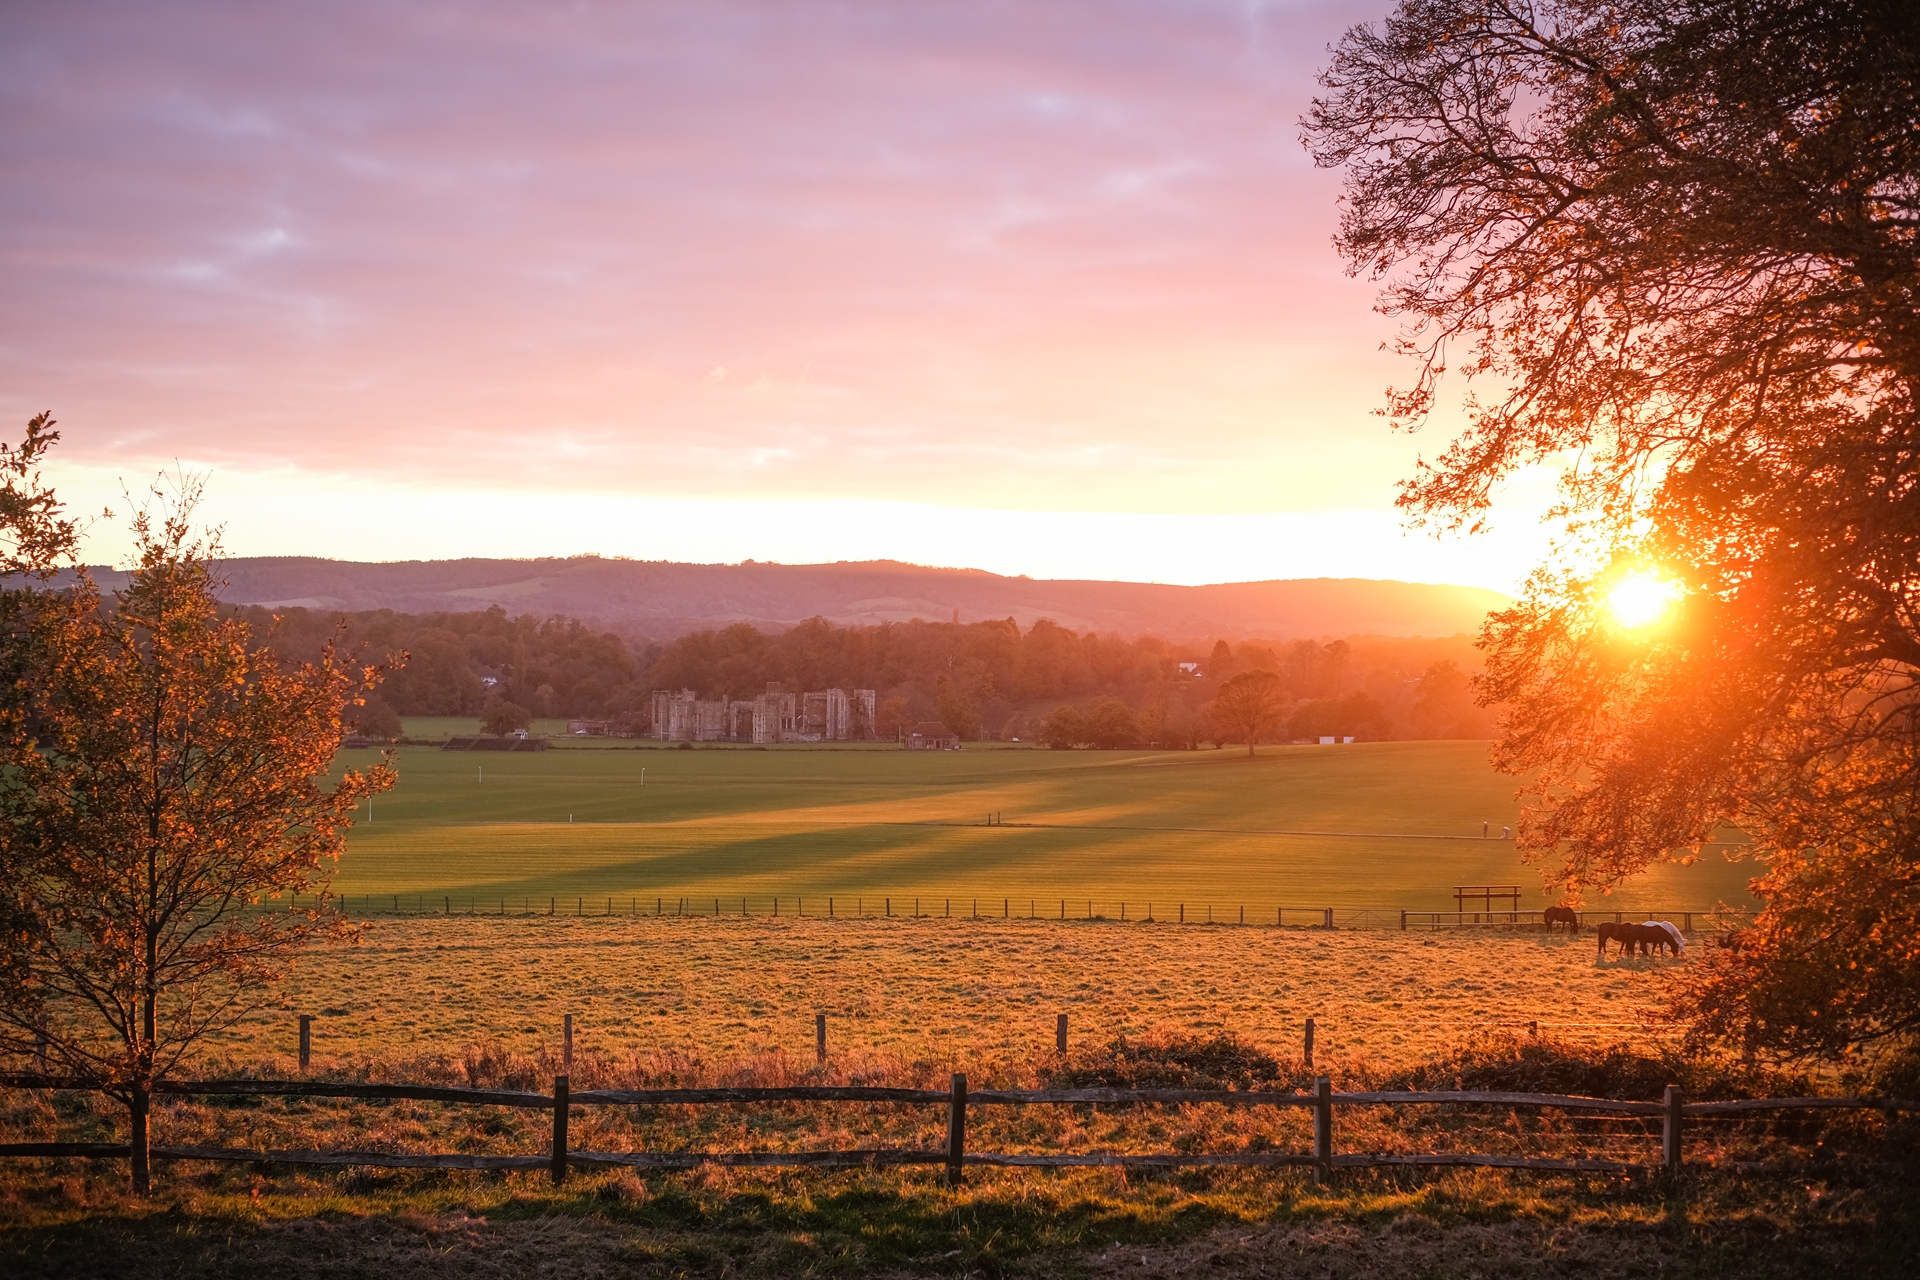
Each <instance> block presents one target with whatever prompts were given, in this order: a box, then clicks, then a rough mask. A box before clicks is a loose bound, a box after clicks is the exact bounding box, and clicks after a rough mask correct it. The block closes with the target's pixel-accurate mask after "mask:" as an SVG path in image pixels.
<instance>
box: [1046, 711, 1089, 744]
mask: <svg viewBox="0 0 1920 1280" xmlns="http://www.w3.org/2000/svg"><path fill="white" fill-rule="evenodd" d="M1086 736H1087V718H1086V717H1085V716H1083V715H1081V714H1080V712H1079V711H1078V710H1077V709H1075V708H1073V707H1069V706H1059V707H1055V708H1054V711H1053V714H1052V715H1050V716H1048V717H1047V718H1046V719H1045V720H1043V721H1041V722H1040V739H1041V741H1043V742H1045V743H1046V744H1047V745H1048V746H1049V747H1052V748H1053V749H1054V750H1055V751H1065V750H1067V749H1068V748H1070V747H1072V746H1074V745H1075V744H1076V743H1079V742H1082V741H1085V739H1086Z"/></svg>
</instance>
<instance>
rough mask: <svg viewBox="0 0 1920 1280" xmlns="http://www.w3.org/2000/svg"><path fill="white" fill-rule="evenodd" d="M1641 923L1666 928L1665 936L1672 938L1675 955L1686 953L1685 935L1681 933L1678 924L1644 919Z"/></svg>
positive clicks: (1669, 921)
mask: <svg viewBox="0 0 1920 1280" xmlns="http://www.w3.org/2000/svg"><path fill="white" fill-rule="evenodd" d="M1642 923H1643V924H1649V925H1652V926H1653V927H1654V928H1656V929H1664V930H1666V932H1667V936H1668V937H1669V938H1672V939H1673V947H1674V952H1675V954H1677V955H1685V954H1687V939H1686V937H1685V935H1683V934H1682V933H1681V932H1680V926H1678V925H1676V924H1674V923H1673V921H1671V920H1646V921H1642Z"/></svg>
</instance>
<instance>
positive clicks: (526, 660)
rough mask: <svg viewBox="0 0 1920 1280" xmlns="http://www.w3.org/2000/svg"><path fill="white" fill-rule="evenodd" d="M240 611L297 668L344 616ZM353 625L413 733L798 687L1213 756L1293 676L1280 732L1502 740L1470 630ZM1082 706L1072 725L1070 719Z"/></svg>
mask: <svg viewBox="0 0 1920 1280" xmlns="http://www.w3.org/2000/svg"><path fill="white" fill-rule="evenodd" d="M237 612H238V613H239V614H240V615H241V616H243V617H245V618H247V619H248V620H249V621H250V622H251V623H253V624H254V625H255V626H256V628H259V629H260V630H261V631H262V632H263V633H266V632H268V631H269V629H271V635H272V637H273V638H272V643H273V645H274V646H275V648H276V649H278V650H279V651H281V652H282V653H285V654H286V655H287V656H289V657H293V658H306V657H311V656H313V655H314V654H316V653H317V652H318V651H319V647H320V645H321V644H323V643H324V642H325V641H326V640H327V639H328V638H329V637H330V636H331V635H332V634H333V628H334V625H335V623H336V621H339V620H340V615H335V614H328V613H326V612H323V611H313V610H306V609H291V610H284V611H281V612H280V613H279V614H278V621H277V623H276V622H275V620H274V616H273V615H270V614H269V613H268V611H266V610H264V609H261V608H259V607H257V606H253V607H247V608H242V609H240V610H238V611H237ZM344 622H345V627H346V639H347V643H348V644H349V645H351V646H361V647H363V648H364V650H365V651H366V653H367V656H368V657H369V658H370V659H376V660H377V659H379V658H381V657H383V656H385V655H386V654H388V653H394V652H399V651H403V650H404V651H406V652H407V653H408V654H409V655H410V658H409V661H408V662H407V664H406V665H405V666H404V667H403V668H401V669H399V670H397V671H396V672H395V673H394V674H393V675H392V676H391V677H390V678H389V679H388V681H387V682H386V684H385V685H384V686H383V689H382V693H381V698H380V702H379V703H378V704H376V705H373V706H371V707H370V708H369V710H368V712H367V714H366V716H365V717H364V719H365V721H366V727H367V728H368V729H369V731H373V732H381V731H383V729H385V730H391V731H392V732H397V731H398V730H397V726H395V725H392V724H388V723H387V722H386V721H385V719H384V717H386V716H389V715H392V716H399V715H419V716H427V715H440V716H453V715H459V716H470V715H484V714H487V712H488V710H489V708H493V707H498V706H501V705H509V706H516V707H519V708H524V709H525V711H526V712H527V713H528V714H530V715H533V716H538V717H558V716H569V717H572V716H578V717H585V718H591V719H604V720H609V721H615V722H621V723H624V724H625V725H626V727H627V728H628V729H629V731H633V732H640V731H644V730H645V729H646V728H647V725H646V718H647V715H648V698H647V694H648V692H649V691H650V690H653V689H692V690H694V691H695V692H696V693H698V694H699V695H700V696H701V697H703V698H721V697H725V698H749V697H752V696H753V695H755V694H757V693H759V692H761V691H762V690H764V689H765V688H766V686H767V685H768V684H769V683H779V684H782V685H785V686H786V687H787V688H789V689H793V690H809V689H827V688H835V687H838V688H843V689H874V690H877V691H878V693H879V697H880V704H879V714H878V716H877V717H876V726H875V727H876V729H877V730H878V731H879V733H880V734H881V735H882V736H891V735H892V734H893V733H895V732H896V731H898V730H900V729H903V728H905V727H907V726H910V725H912V724H914V723H917V722H919V721H924V720H938V721H942V722H944V723H946V724H948V725H949V726H951V727H952V728H953V729H954V730H955V731H956V732H958V733H959V734H960V735H961V736H962V737H963V738H966V739H969V740H977V739H981V738H1001V739H1012V738H1021V739H1023V740H1034V739H1037V738H1042V737H1043V736H1045V737H1051V738H1052V739H1054V740H1056V741H1059V742H1060V744H1061V745H1089V746H1130V745H1136V744H1141V743H1157V744H1161V745H1168V746H1172V745H1185V746H1193V745H1198V744H1199V743H1202V742H1217V741H1225V740H1229V739H1231V732H1230V731H1229V730H1228V728H1227V727H1226V726H1222V725H1215V724H1214V723H1212V720H1211V718H1210V717H1209V715H1208V708H1209V706H1210V704H1211V703H1212V701H1213V698H1214V696H1215V694H1216V693H1217V692H1218V690H1219V688H1220V686H1221V684H1222V683H1223V682H1224V681H1226V680H1227V679H1229V678H1231V677H1232V676H1234V675H1235V674H1238V673H1243V672H1249V671H1270V672H1272V673H1273V674H1274V675H1275V677H1276V678H1277V682H1278V684H1277V687H1278V690H1279V691H1280V694H1281V697H1282V698H1283V700H1284V704H1285V705H1284V707H1283V714H1282V715H1281V716H1280V717H1279V719H1278V720H1277V721H1276V722H1275V726H1274V728H1273V730H1272V731H1271V733H1270V734H1269V736H1270V737H1273V738H1279V739H1282V740H1286V739H1293V738H1311V737H1318V736H1321V735H1326V734H1333V735H1339V736H1346V735H1349V734H1350V735H1352V736H1354V737H1356V738H1363V739H1381V738H1448V737H1485V736H1488V735H1489V734H1490V732H1491V723H1490V721H1489V719H1488V717H1487V715H1486V714H1485V712H1483V711H1482V710H1480V709H1479V708H1476V707H1475V706H1474V705H1473V701H1472V698H1471V696H1470V693H1469V690H1468V687H1467V681H1468V674H1467V673H1468V672H1469V671H1471V670H1472V669H1474V667H1475V666H1477V663H1476V661H1475V659H1476V654H1475V651H1474V649H1473V646H1472V643H1471V641H1470V640H1468V639H1467V638H1466V637H1464V636H1456V637H1451V638H1445V639H1401V638H1391V637H1378V636H1363V637H1353V638H1350V639H1346V640H1335V641H1332V642H1330V643H1321V642H1318V641H1306V640H1303V641H1297V642H1293V643H1290V644H1281V645H1273V644H1265V643H1258V642H1253V643H1241V644H1237V645H1235V644H1230V643H1228V642H1227V641H1224V640H1221V641H1217V642H1214V643H1213V644H1211V645H1205V646H1198V647H1195V646H1187V645H1179V644H1174V643H1170V642H1168V641H1165V640H1161V639H1158V638H1155V637H1142V638H1138V639H1123V638H1120V637H1118V636H1104V635H1099V634H1094V633H1088V634H1084V635H1082V634H1079V633H1076V632H1074V631H1073V630H1071V629H1069V628H1067V627H1062V626H1060V625H1058V624H1056V623H1053V622H1050V621H1047V620H1045V619H1041V620H1040V621H1038V622H1035V623H1034V624H1033V625H1032V626H1029V627H1026V628H1022V627H1020V626H1019V625H1018V624H1016V623H1015V622H1014V621H1013V620H1012V619H1006V620H1004V621H997V622H972V623H944V622H921V621H912V622H904V623H886V624H882V625H880V626H874V627H836V626H833V625H832V624H830V623H828V622H826V621H824V620H822V619H818V618H816V619H812V620H810V621H807V622H803V623H800V624H799V625H797V626H794V627H790V628H788V629H786V630H785V631H781V632H765V631H761V630H759V629H757V628H755V627H752V626H748V625H746V624H738V625H735V626H731V627H726V628H722V629H719V630H713V631H702V632H696V633H694V634H691V635H686V636H682V637H681V638H679V639H677V640H674V641H672V642H671V643H669V644H667V645H664V646H662V645H658V644H653V643H641V644H633V643H629V642H628V641H626V640H623V639H622V638H621V637H619V636H617V635H614V634H612V633H610V632H596V631H594V630H592V629H591V628H588V627H586V626H585V625H583V624H582V623H580V622H579V621H577V620H575V619H571V618H536V617H533V616H531V615H522V616H519V617H513V616H511V615H509V614H508V613H507V612H506V611H505V610H504V609H502V608H500V607H499V606H495V607H493V608H490V609H487V610H485V611H481V612H473V613H431V614H401V613H394V612H391V611H387V610H381V611H378V612H371V613H357V614H350V615H347V616H346V617H345V618H344ZM1062 707H1065V708H1067V709H1068V710H1069V711H1070V712H1071V714H1068V715H1065V716H1061V715H1059V714H1058V713H1059V712H1060V710H1061V708H1062ZM1076 715H1077V716H1079V717H1080V718H1081V719H1080V724H1079V728H1077V729H1076V728H1074V725H1075V723H1076V722H1075V716H1076ZM1043 730H1044V731H1047V732H1046V733H1044V734H1043Z"/></svg>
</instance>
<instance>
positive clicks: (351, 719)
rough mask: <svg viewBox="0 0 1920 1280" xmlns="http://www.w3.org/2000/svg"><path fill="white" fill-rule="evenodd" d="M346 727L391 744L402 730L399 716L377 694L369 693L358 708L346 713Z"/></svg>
mask: <svg viewBox="0 0 1920 1280" xmlns="http://www.w3.org/2000/svg"><path fill="white" fill-rule="evenodd" d="M347 727H348V728H349V729H351V730H353V731H354V732H355V733H361V734H365V735H366V736H367V737H369V738H374V739H377V740H379V741H381V742H392V741H393V740H394V739H395V738H397V737H399V736H400V734H401V732H402V728H403V726H402V725H401V723H400V717H399V715H398V714H397V713H395V711H394V709H393V708H392V707H390V706H388V705H387V700H386V699H385V698H382V697H381V696H380V695H379V694H377V693H369V694H368V695H367V696H366V698H365V700H364V701H363V702H362V703H361V705H360V706H358V707H355V708H353V709H352V710H351V711H349V712H348V713H347Z"/></svg>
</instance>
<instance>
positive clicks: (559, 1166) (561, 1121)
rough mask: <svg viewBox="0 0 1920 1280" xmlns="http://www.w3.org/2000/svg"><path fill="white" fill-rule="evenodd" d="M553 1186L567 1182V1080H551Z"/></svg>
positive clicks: (563, 1077) (557, 1078) (559, 1077)
mask: <svg viewBox="0 0 1920 1280" xmlns="http://www.w3.org/2000/svg"><path fill="white" fill-rule="evenodd" d="M552 1174H553V1185H554V1186H556V1187H557V1186H559V1185H560V1184H561V1183H563V1182H565V1181H566V1180H567V1078H566V1077H565V1076H563V1075H562V1076H555V1077H554V1078H553V1167H552Z"/></svg>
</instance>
